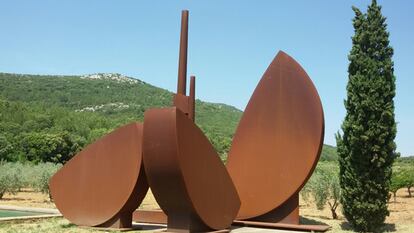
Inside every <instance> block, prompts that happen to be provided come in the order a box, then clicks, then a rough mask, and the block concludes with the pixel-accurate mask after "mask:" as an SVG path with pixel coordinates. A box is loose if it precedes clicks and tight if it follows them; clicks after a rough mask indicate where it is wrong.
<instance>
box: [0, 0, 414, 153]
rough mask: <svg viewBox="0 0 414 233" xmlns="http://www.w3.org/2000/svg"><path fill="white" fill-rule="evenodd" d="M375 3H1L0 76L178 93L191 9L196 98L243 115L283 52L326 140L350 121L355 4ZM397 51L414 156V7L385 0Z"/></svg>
mask: <svg viewBox="0 0 414 233" xmlns="http://www.w3.org/2000/svg"><path fill="white" fill-rule="evenodd" d="M369 3H370V1H349V0H343V1H327V0H326V1H305V0H303V1H285V2H282V1H179V2H178V1H147V2H143V1H82V0H76V1H75V0H73V1H19V0H13V1H12V0H10V1H1V2H0V9H1V13H0V32H1V34H0V54H1V56H0V72H12V73H30V74H88V73H97V72H116V73H122V74H125V75H129V76H132V77H135V78H139V79H142V80H144V81H146V82H148V83H151V84H153V85H156V86H159V87H162V88H165V89H168V90H171V91H175V88H176V76H177V58H178V42H179V30H180V14H181V10H182V9H189V10H190V28H189V55H188V58H189V63H188V71H189V74H195V75H196V76H197V88H196V94H197V98H199V99H202V100H205V101H210V102H221V103H226V104H230V105H234V106H236V107H238V108H240V109H244V107H245V105H246V104H247V102H248V100H249V98H250V95H251V93H252V92H253V90H254V88H255V86H256V84H257V82H258V81H259V79H260V78H261V76H262V74H263V72H264V71H265V69H266V67H267V66H268V65H269V63H270V62H271V60H272V59H273V57H274V56H275V55H276V53H277V52H278V50H283V51H285V52H287V53H288V54H290V55H291V56H293V57H294V58H295V59H296V60H297V61H298V62H299V63H300V64H301V65H302V66H303V68H304V69H305V70H306V71H307V72H308V74H309V76H310V77H311V78H312V80H313V82H314V83H315V85H316V87H317V89H318V91H319V94H320V96H321V99H322V103H323V106H324V111H325V119H326V131H325V143H327V144H331V145H335V137H334V134H335V133H336V132H337V131H338V129H339V128H340V124H341V122H342V120H343V118H344V115H345V109H344V106H343V99H344V98H345V95H346V91H345V86H346V82H347V66H348V60H347V55H348V53H349V50H350V48H351V39H350V37H351V36H352V34H353V28H352V23H351V20H352V18H353V16H354V13H353V11H352V10H351V6H352V5H354V6H357V7H359V8H360V9H361V10H363V11H365V10H366V7H367V5H368V4H369ZM379 4H380V5H382V6H383V14H384V15H385V16H386V17H387V23H388V30H389V32H390V40H391V45H392V46H393V48H394V63H395V75H396V77H397V96H396V98H395V105H396V120H397V122H398V126H397V127H398V133H397V138H396V142H397V150H398V151H399V152H401V153H402V154H403V155H414V145H413V144H414V143H412V141H413V140H412V139H413V136H412V135H413V134H412V132H414V117H413V116H414V108H413V106H414V105H413V99H414V98H413V96H414V95H413V92H414V81H413V80H414V75H413V74H414V72H413V71H412V70H413V65H414V63H413V57H412V56H413V55H414V45H413V41H414V30H413V23H414V14H412V12H413V11H414V2H413V1H403V0H394V1H379Z"/></svg>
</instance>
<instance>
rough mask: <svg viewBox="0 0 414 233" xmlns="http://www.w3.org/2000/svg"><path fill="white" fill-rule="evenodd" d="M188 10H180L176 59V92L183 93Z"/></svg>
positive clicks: (185, 74) (184, 87) (185, 78)
mask: <svg viewBox="0 0 414 233" xmlns="http://www.w3.org/2000/svg"><path fill="white" fill-rule="evenodd" d="M187 49H188V10H183V11H182V12H181V35H180V55H179V59H178V83H177V94H181V95H185V93H186V87H187Z"/></svg>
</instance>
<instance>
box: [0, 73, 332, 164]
mask: <svg viewBox="0 0 414 233" xmlns="http://www.w3.org/2000/svg"><path fill="white" fill-rule="evenodd" d="M171 99H172V93H171V92H169V91H167V90H164V89H161V88H158V87H155V86H152V85H150V84H148V83H145V82H143V81H141V80H138V79H133V78H129V77H126V76H123V75H120V74H94V75H87V76H46V75H20V74H8V73H0V116H1V121H0V160H2V159H5V160H12V161H13V160H31V161H35V162H38V161H57V162H64V161H66V160H67V159H69V158H70V157H71V156H72V155H73V154H75V153H76V152H78V151H79V150H80V149H81V148H82V147H84V146H85V145H87V144H89V143H91V142H93V141H94V140H96V139H97V138H99V137H101V136H102V135H104V134H105V133H107V132H109V131H111V130H113V129H114V128H116V127H119V126H121V125H123V124H125V123H128V122H131V121H142V119H143V114H144V112H145V110H146V109H148V108H151V107H163V106H170V105H171ZM241 114H242V111H240V110H238V109H236V108H235V107H232V106H229V105H225V104H215V103H207V102H203V101H200V100H197V101H196V123H197V125H199V127H200V128H201V129H202V130H203V131H204V132H205V133H206V135H207V136H208V138H209V139H210V140H211V141H212V143H213V145H214V146H215V147H216V149H217V151H218V152H219V153H220V155H221V156H222V158H223V159H224V158H225V155H226V154H227V151H228V149H229V147H230V144H231V138H232V137H233V134H234V130H235V128H236V126H237V124H238V122H239V120H240V117H241ZM334 152H335V154H336V151H335V148H334V147H330V146H328V147H325V148H324V151H323V153H322V157H323V158H325V157H329V160H331V159H332V158H333V156H334V155H333V154H334Z"/></svg>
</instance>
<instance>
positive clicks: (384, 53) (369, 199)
mask: <svg viewBox="0 0 414 233" xmlns="http://www.w3.org/2000/svg"><path fill="white" fill-rule="evenodd" d="M352 9H353V10H354V12H355V18H354V19H353V25H354V29H355V34H354V36H353V37H352V45H353V46H352V49H351V52H350V54H349V56H348V59H349V61H350V64H349V67H348V73H349V77H348V78H349V80H348V85H347V99H346V100H345V108H346V110H347V113H346V116H345V119H344V121H343V123H342V131H343V134H342V135H340V134H339V133H338V134H337V146H338V154H339V164H340V184H341V203H342V205H343V213H344V215H345V217H346V218H347V219H348V221H349V222H350V223H351V225H352V226H353V227H354V229H355V230H357V231H376V230H378V228H380V227H381V226H382V225H383V223H384V221H385V218H386V216H388V215H389V212H388V209H387V195H388V191H389V185H390V179H391V173H392V164H393V162H394V159H395V158H396V157H397V156H398V154H397V153H396V152H395V149H396V145H395V142H394V138H395V135H396V124H395V119H394V101H393V98H394V96H395V76H394V74H393V73H394V68H393V66H394V65H393V62H392V55H393V49H392V48H391V47H390V45H389V39H388V37H389V33H388V32H387V25H386V23H385V19H386V18H385V17H383V16H382V14H381V7H380V6H379V5H377V2H376V1H375V0H373V1H372V4H371V5H370V6H368V11H367V13H365V14H363V13H362V12H361V11H360V10H359V9H357V8H356V7H353V8H352Z"/></svg>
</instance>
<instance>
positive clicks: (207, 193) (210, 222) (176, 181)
mask: <svg viewBox="0 0 414 233" xmlns="http://www.w3.org/2000/svg"><path fill="white" fill-rule="evenodd" d="M144 122H145V123H144V137H143V138H144V140H143V160H144V167H145V172H146V174H147V179H148V183H149V185H150V187H151V190H152V192H153V194H154V196H155V198H156V200H157V202H158V204H159V205H160V207H161V208H162V209H163V211H164V212H165V213H166V214H167V216H168V230H169V231H189V232H197V231H206V230H210V229H216V230H218V229H224V228H227V227H229V226H230V224H231V223H232V221H233V220H234V218H235V217H236V215H237V212H238V210H239V207H240V200H239V198H238V195H237V191H236V189H235V187H234V185H233V183H232V181H231V178H230V176H229V174H228V172H227V170H226V168H225V166H224V165H223V163H222V162H221V160H220V158H219V156H218V155H217V153H216V152H215V150H214V148H213V146H212V145H211V144H210V142H209V141H208V139H207V138H206V137H205V135H204V134H203V133H202V131H201V130H200V129H199V128H198V127H197V126H196V125H195V124H194V123H193V122H192V121H191V120H190V119H189V118H188V117H187V116H186V115H185V114H184V113H183V112H182V111H180V110H179V109H177V108H175V107H171V108H162V109H150V110H147V111H146V112H145V115H144Z"/></svg>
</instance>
